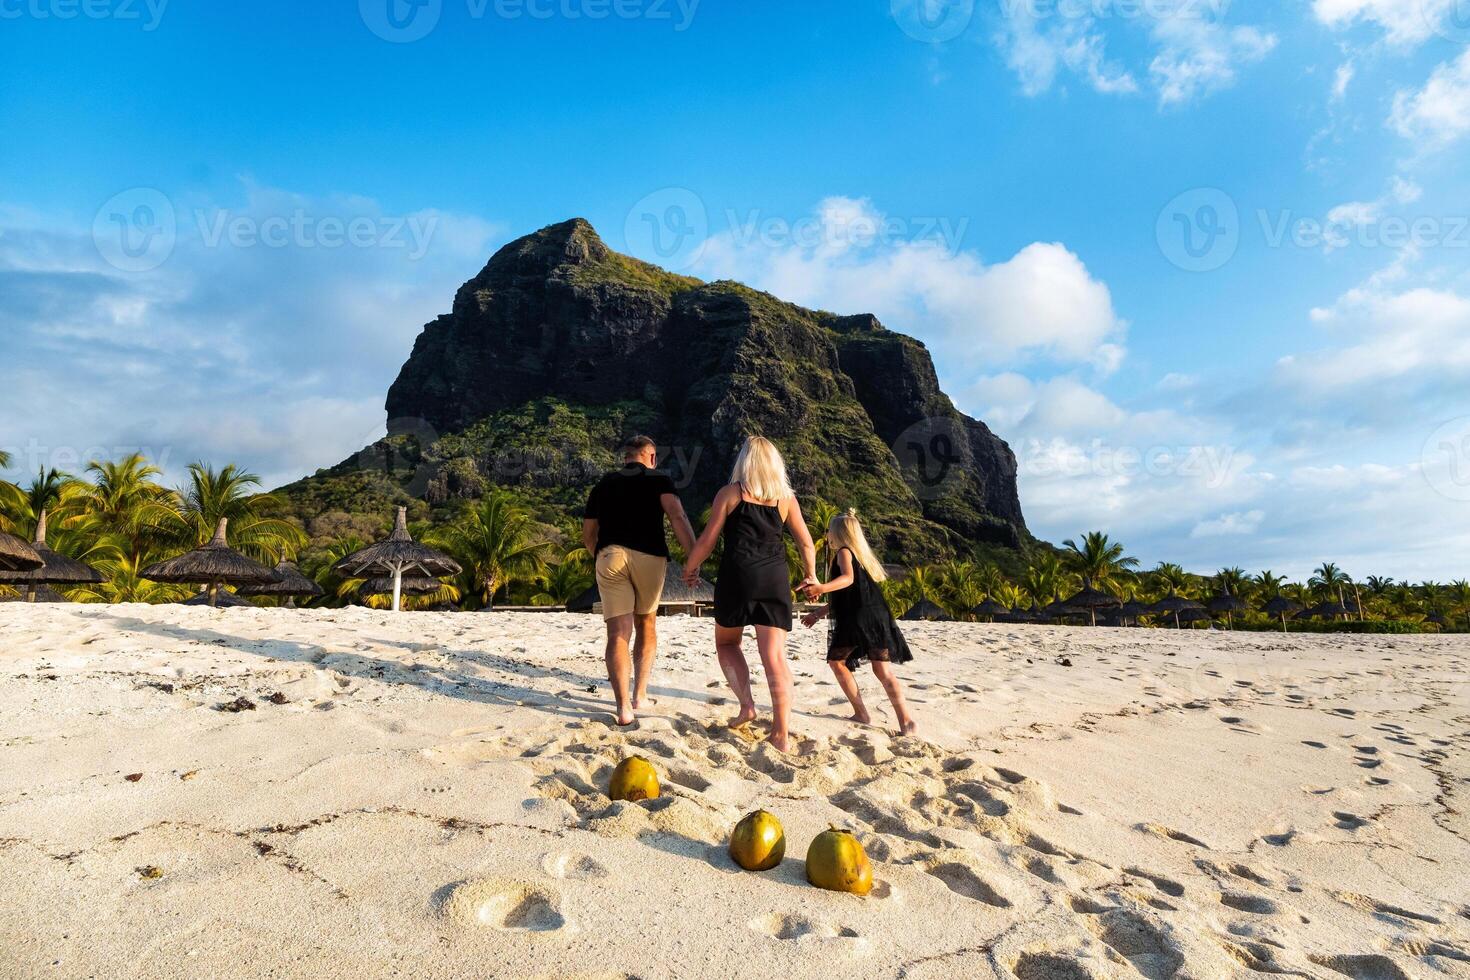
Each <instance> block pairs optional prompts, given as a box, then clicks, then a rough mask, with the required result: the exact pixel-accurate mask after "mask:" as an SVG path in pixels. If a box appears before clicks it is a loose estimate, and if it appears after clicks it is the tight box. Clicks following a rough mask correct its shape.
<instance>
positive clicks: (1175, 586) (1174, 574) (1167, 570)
mask: <svg viewBox="0 0 1470 980" xmlns="http://www.w3.org/2000/svg"><path fill="white" fill-rule="evenodd" d="M1148 577H1149V581H1150V582H1151V583H1152V587H1153V589H1154V590H1155V591H1156V592H1160V593H1162V595H1161V598H1168V597H1170V596H1184V597H1186V598H1192V596H1190V595H1189V593H1190V592H1192V591H1193V589H1192V588H1191V587H1190V579H1189V573H1188V572H1186V571H1185V570H1184V568H1183V566H1181V565H1176V564H1174V563H1173V562H1161V563H1160V564H1159V567H1158V568H1155V569H1154V570H1153V571H1152V572H1149V573H1148Z"/></svg>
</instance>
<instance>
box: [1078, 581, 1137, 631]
mask: <svg viewBox="0 0 1470 980" xmlns="http://www.w3.org/2000/svg"><path fill="white" fill-rule="evenodd" d="M1122 604H1123V600H1121V599H1119V598H1117V597H1116V596H1110V595H1108V594H1107V593H1106V592H1101V591H1099V590H1097V589H1094V588H1093V587H1092V583H1091V582H1086V581H1084V582H1083V583H1082V591H1081V592H1079V593H1077V594H1076V595H1074V596H1073V597H1072V598H1070V599H1068V600H1067V601H1066V602H1064V603H1063V605H1065V606H1068V607H1070V608H1072V609H1081V610H1083V611H1085V612H1086V613H1087V614H1088V615H1089V616H1091V617H1092V625H1093V626H1096V625H1097V611H1098V610H1099V609H1117V608H1118V607H1119V606H1121V605H1122Z"/></svg>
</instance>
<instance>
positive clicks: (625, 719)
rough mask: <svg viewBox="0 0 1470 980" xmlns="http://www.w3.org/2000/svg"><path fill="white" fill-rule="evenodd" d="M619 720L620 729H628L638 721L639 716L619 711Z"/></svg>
mask: <svg viewBox="0 0 1470 980" xmlns="http://www.w3.org/2000/svg"><path fill="white" fill-rule="evenodd" d="M617 719H618V727H619V728H627V727H628V726H629V725H631V724H633V722H635V721H637V720H638V716H637V715H635V714H633V712H631V711H619V712H617Z"/></svg>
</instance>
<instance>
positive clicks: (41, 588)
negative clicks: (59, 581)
mask: <svg viewBox="0 0 1470 980" xmlns="http://www.w3.org/2000/svg"><path fill="white" fill-rule="evenodd" d="M70 601H71V600H70V599H68V598H67V597H66V596H64V595H62V594H61V593H60V592H57V591H56V590H55V589H53V588H51V586H49V585H36V586H32V587H31V588H30V590H29V591H28V593H27V594H26V595H17V596H0V602H70Z"/></svg>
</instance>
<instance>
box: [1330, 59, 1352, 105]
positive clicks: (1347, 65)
mask: <svg viewBox="0 0 1470 980" xmlns="http://www.w3.org/2000/svg"><path fill="white" fill-rule="evenodd" d="M1356 74H1357V68H1356V67H1355V66H1354V65H1353V63H1352V62H1351V61H1345V62H1343V63H1342V64H1340V65H1338V66H1337V73H1336V74H1335V75H1333V77H1332V98H1333V99H1334V100H1336V101H1338V102H1341V101H1342V100H1343V99H1344V98H1346V97H1347V90H1348V86H1349V85H1351V84H1352V83H1353V76H1355V75H1356Z"/></svg>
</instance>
